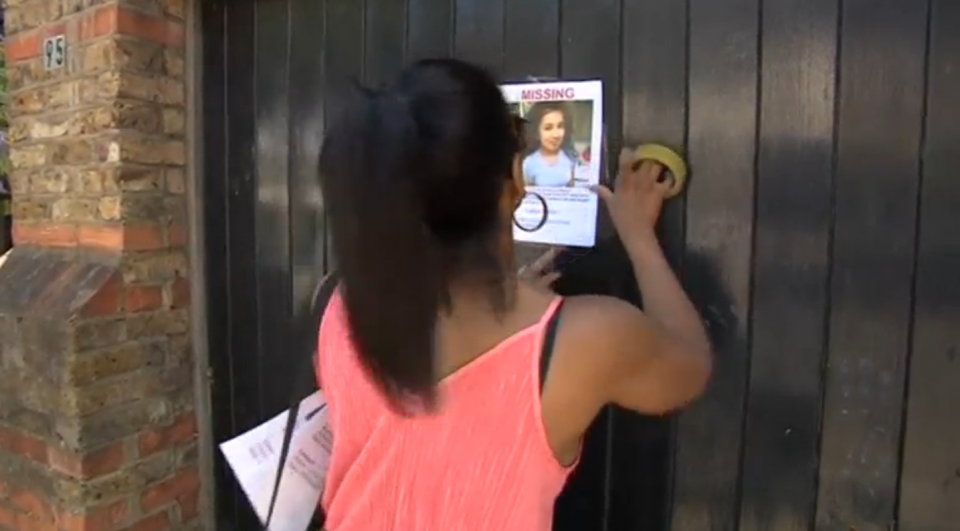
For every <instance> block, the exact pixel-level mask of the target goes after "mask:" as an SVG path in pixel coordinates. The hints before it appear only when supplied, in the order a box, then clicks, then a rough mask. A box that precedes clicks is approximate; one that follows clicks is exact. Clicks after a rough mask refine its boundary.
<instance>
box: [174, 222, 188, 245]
mask: <svg viewBox="0 0 960 531" xmlns="http://www.w3.org/2000/svg"><path fill="white" fill-rule="evenodd" d="M186 245H187V228H186V227H184V226H183V225H170V247H185V246H186Z"/></svg>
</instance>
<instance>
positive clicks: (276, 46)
mask: <svg viewBox="0 0 960 531" xmlns="http://www.w3.org/2000/svg"><path fill="white" fill-rule="evenodd" d="M255 35H256V39H255V42H256V51H255V57H254V64H255V68H256V74H255V75H256V85H255V91H256V98H255V100H254V104H253V112H254V113H255V114H254V133H253V134H254V157H255V159H254V165H255V171H256V175H255V178H254V179H255V181H254V198H255V201H256V203H255V206H254V208H255V211H254V213H253V214H254V215H253V218H254V220H255V226H256V228H255V231H254V234H252V235H251V234H248V235H247V236H248V237H251V236H253V237H254V238H255V241H256V252H255V257H256V268H257V273H256V276H257V283H256V285H257V295H256V300H257V309H258V311H259V320H258V321H257V325H258V327H259V338H260V342H259V345H258V349H257V358H256V367H257V378H258V381H259V385H260V415H261V416H260V418H261V419H263V418H269V417H271V416H273V415H276V414H278V413H280V412H281V411H283V410H284V409H285V408H286V406H287V405H288V404H289V398H290V397H289V396H288V389H289V375H290V374H293V373H294V372H295V371H296V370H297V366H298V363H297V361H298V359H297V358H299V357H300V356H299V355H298V354H299V353H297V352H294V351H293V349H291V348H290V343H289V338H290V336H291V329H290V317H291V309H292V304H291V301H290V295H291V289H292V284H291V277H290V271H291V267H290V265H291V264H290V239H291V238H290V236H291V232H290V92H289V88H290V79H289V74H290V0H261V1H259V2H257V4H256V30H255Z"/></svg>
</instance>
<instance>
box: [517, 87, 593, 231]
mask: <svg viewBox="0 0 960 531" xmlns="http://www.w3.org/2000/svg"><path fill="white" fill-rule="evenodd" d="M501 89H502V90H503V94H504V97H505V98H506V100H507V102H508V103H509V105H510V108H511V112H514V113H516V114H518V115H520V116H522V117H523V118H525V119H526V120H527V130H526V135H527V138H526V140H527V151H526V152H525V153H524V154H523V162H522V169H523V180H524V184H525V185H526V189H527V191H528V192H534V193H536V194H539V195H540V197H542V198H543V199H544V200H545V202H546V205H547V221H546V223H545V224H544V225H543V226H542V227H540V228H539V229H538V230H535V231H532V232H526V231H523V230H521V229H519V228H517V227H514V229H513V236H514V239H515V240H517V241H521V242H529V243H541V244H550V245H563V246H572V247H593V246H594V244H595V243H596V237H597V209H598V207H599V204H598V203H599V198H598V197H597V195H596V194H595V193H593V192H592V191H591V190H590V187H591V186H593V185H595V184H599V183H600V152H601V147H600V146H601V135H602V132H603V83H602V82H600V81H576V82H551V83H518V84H510V85H503V86H502V87H501ZM543 215H544V212H543V204H542V203H541V202H540V201H539V200H538V199H536V198H535V197H532V196H528V197H527V198H525V199H524V201H523V202H522V203H521V205H520V207H519V208H518V209H517V212H516V217H517V221H518V223H519V224H520V225H521V226H524V227H535V226H537V225H538V224H539V223H540V220H541V219H542V218H543Z"/></svg>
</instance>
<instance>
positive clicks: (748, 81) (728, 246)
mask: <svg viewBox="0 0 960 531" xmlns="http://www.w3.org/2000/svg"><path fill="white" fill-rule="evenodd" d="M689 5H690V26H689V31H690V71H689V91H690V92H689V111H688V112H689V118H688V123H689V132H688V135H689V140H688V152H689V161H690V165H691V167H692V168H693V171H695V172H697V173H696V178H695V179H692V180H691V182H690V186H689V188H688V190H687V219H686V227H685V228H686V255H685V259H684V265H683V276H684V279H685V283H686V285H687V286H688V289H689V290H690V291H691V296H692V297H693V298H694V299H695V302H696V303H697V305H698V306H699V307H700V308H701V310H702V311H703V312H704V313H705V318H706V319H707V321H708V324H709V326H710V327H711V332H712V334H711V335H712V336H713V339H714V343H715V349H716V354H715V356H716V363H715V365H714V376H713V382H712V383H711V386H710V389H709V390H708V392H707V394H706V396H705V397H703V398H702V399H701V400H700V401H699V402H698V403H697V404H695V405H694V406H693V407H691V408H690V409H688V410H686V411H684V412H682V413H681V414H680V415H679V419H678V423H677V432H676V433H677V435H676V437H677V443H676V460H675V466H674V493H673V517H672V529H674V530H675V531H687V530H697V531H704V530H721V529H723V530H726V529H735V528H736V525H737V520H738V505H739V490H740V488H739V487H740V458H741V447H742V425H743V422H744V411H743V406H744V399H745V393H746V383H747V371H748V360H749V331H750V326H749V322H748V316H749V315H750V289H751V288H750V284H751V278H750V275H751V260H752V256H751V253H752V241H753V221H754V191H755V190H754V173H755V172H754V166H755V160H754V158H755V140H756V121H757V96H758V94H757V88H758V87H757V76H758V71H757V61H758V57H757V56H758V50H757V45H758V31H759V28H758V16H759V3H758V1H757V0H727V1H725V2H714V1H712V0H690V3H689Z"/></svg>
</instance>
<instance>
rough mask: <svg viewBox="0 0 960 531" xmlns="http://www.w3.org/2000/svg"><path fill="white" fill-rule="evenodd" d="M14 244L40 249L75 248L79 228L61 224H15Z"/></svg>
mask: <svg viewBox="0 0 960 531" xmlns="http://www.w3.org/2000/svg"><path fill="white" fill-rule="evenodd" d="M13 242H14V244H16V245H36V246H39V247H74V246H75V245H77V228H76V227H75V226H74V225H69V224H61V223H32V224H25V223H17V222H16V221H14V223H13Z"/></svg>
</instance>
